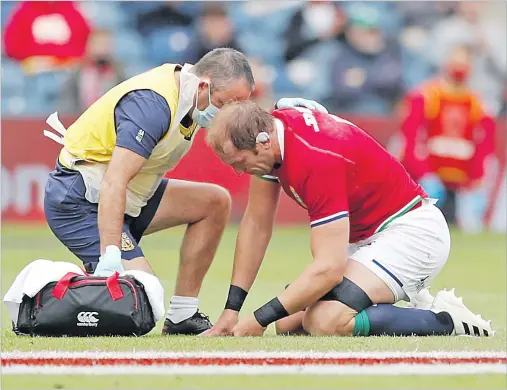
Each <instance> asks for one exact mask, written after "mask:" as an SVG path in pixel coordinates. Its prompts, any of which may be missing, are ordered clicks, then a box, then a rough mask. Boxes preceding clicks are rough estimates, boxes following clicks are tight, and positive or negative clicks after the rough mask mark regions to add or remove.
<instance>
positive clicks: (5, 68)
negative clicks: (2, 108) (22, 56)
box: [2, 57, 25, 96]
mask: <svg viewBox="0 0 507 390" xmlns="http://www.w3.org/2000/svg"><path fill="white" fill-rule="evenodd" d="M24 87H25V74H24V72H23V69H21V67H20V66H19V64H18V63H17V62H14V61H11V60H9V59H7V58H5V57H3V58H2V96H4V94H13V95H16V94H17V93H18V94H22V93H23V89H24Z"/></svg>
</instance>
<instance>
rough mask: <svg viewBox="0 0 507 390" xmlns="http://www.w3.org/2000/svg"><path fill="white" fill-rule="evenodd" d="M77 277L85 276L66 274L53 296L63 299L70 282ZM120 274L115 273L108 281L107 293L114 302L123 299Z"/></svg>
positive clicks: (54, 290)
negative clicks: (119, 279)
mask: <svg viewBox="0 0 507 390" xmlns="http://www.w3.org/2000/svg"><path fill="white" fill-rule="evenodd" d="M75 276H83V275H79V274H76V273H75V272H68V273H66V274H65V275H64V276H63V278H61V279H60V280H59V281H58V283H56V286H55V287H54V288H53V292H52V295H53V297H55V298H56V299H63V297H64V296H65V293H66V292H67V290H68V289H69V285H70V281H71V279H72V278H74V277H75ZM118 276H119V274H118V272H115V273H114V274H112V275H111V276H109V277H108V278H107V279H106V287H107V291H109V295H111V299H112V300H113V301H117V300H118V299H121V298H123V296H124V295H123V291H122V290H121V287H120V283H119V281H118Z"/></svg>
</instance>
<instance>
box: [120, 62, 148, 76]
mask: <svg viewBox="0 0 507 390" xmlns="http://www.w3.org/2000/svg"><path fill="white" fill-rule="evenodd" d="M123 66H124V70H125V75H126V76H127V77H128V78H130V77H133V76H137V75H138V74H140V73H143V72H146V71H147V70H149V69H150V68H152V66H151V64H150V63H148V62H144V61H136V62H126V63H124V64H123Z"/></svg>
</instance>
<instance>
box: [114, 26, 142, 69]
mask: <svg viewBox="0 0 507 390" xmlns="http://www.w3.org/2000/svg"><path fill="white" fill-rule="evenodd" d="M114 41H115V42H114V56H115V58H117V59H119V60H121V61H122V62H124V63H130V62H139V61H143V60H144V59H145V58H146V48H145V44H146V42H144V41H143V39H142V38H141V36H140V35H139V34H138V33H137V32H136V31H134V30H127V29H122V30H117V31H114Z"/></svg>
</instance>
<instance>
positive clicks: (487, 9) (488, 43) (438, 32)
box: [428, 1, 507, 115]
mask: <svg viewBox="0 0 507 390" xmlns="http://www.w3.org/2000/svg"><path fill="white" fill-rule="evenodd" d="M506 13H507V3H505V2H486V1H462V2H459V3H458V5H457V9H456V14H455V15H454V16H452V17H450V18H448V19H445V20H442V21H441V22H440V23H439V24H437V25H436V26H435V28H434V30H433V32H432V35H431V37H430V39H429V41H428V49H429V51H428V53H429V54H430V55H431V57H432V59H433V61H434V63H435V65H436V66H437V67H438V68H440V67H441V66H442V64H443V63H444V62H445V61H446V60H447V55H448V53H449V52H450V50H451V49H452V47H454V46H457V45H467V46H469V47H470V48H471V49H472V51H473V53H472V54H473V56H472V58H473V66H472V70H471V72H470V75H469V79H468V85H469V86H470V88H472V90H474V91H475V92H476V93H478V94H479V96H480V97H481V98H482V99H483V101H484V104H485V109H486V110H487V111H488V113H489V114H490V115H498V114H499V112H500V110H501V108H502V104H503V100H504V97H503V93H504V90H505V82H506V76H507V47H506V46H507V31H506V28H505V25H506Z"/></svg>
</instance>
